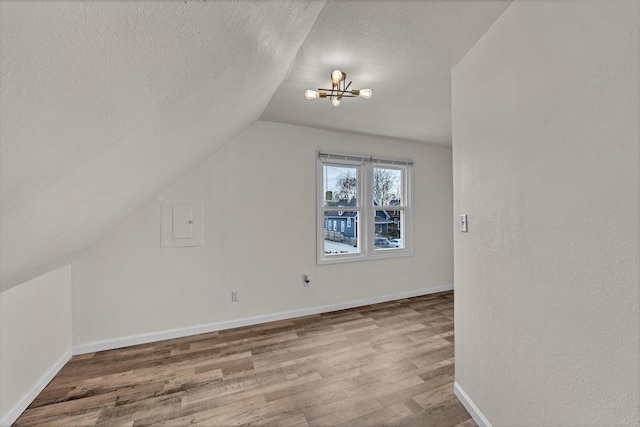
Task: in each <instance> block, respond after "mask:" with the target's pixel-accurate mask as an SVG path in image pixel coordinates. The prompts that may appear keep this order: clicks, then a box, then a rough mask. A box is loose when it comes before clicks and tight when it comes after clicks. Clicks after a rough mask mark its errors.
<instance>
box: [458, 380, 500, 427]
mask: <svg viewBox="0 0 640 427" xmlns="http://www.w3.org/2000/svg"><path fill="white" fill-rule="evenodd" d="M453 393H454V394H455V395H456V396H457V397H458V400H460V403H462V406H464V407H465V409H466V410H467V412H469V414H470V415H471V417H472V418H473V420H474V421H475V422H476V424H478V427H492V426H491V423H490V422H489V420H488V419H487V418H486V417H485V416H484V414H483V413H482V411H480V409H479V408H478V407H477V406H476V404H475V403H473V400H471V398H470V397H469V395H467V393H465V392H464V390H463V389H462V387H460V384H458V383H457V382H454V383H453Z"/></svg>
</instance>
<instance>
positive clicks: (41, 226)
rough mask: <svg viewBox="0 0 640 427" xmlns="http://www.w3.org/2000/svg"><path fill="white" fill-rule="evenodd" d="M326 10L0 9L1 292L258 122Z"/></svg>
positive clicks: (140, 5)
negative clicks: (0, 80) (318, 18)
mask: <svg viewBox="0 0 640 427" xmlns="http://www.w3.org/2000/svg"><path fill="white" fill-rule="evenodd" d="M323 5H324V2H323V1H315V0H309V1H295V2H292V1H288V2H283V1H277V0H273V1H260V2H248V1H209V2H206V1H180V2H173V1H160V2H150V1H115V2H113V1H108V2H103V1H82V2H74V1H72V2H64V1H51V2H47V1H44V2H42V1H28V2H24V1H3V2H0V71H1V73H0V75H1V76H2V84H1V85H0V100H1V102H0V140H1V141H2V143H1V146H0V149H1V155H0V254H1V261H0V290H5V289H8V288H10V287H12V286H15V285H17V284H19V283H22V282H25V281H27V280H29V279H31V278H33V277H35V276H36V275H38V274H41V273H43V272H45V271H49V270H51V269H53V268H55V267H58V266H60V265H61V264H62V263H64V262H68V261H69V260H71V259H73V254H74V252H76V251H79V250H81V249H83V248H85V247H87V246H89V245H90V244H92V243H93V242H94V241H96V240H97V239H98V238H99V237H100V236H102V235H103V234H104V233H105V232H106V231H107V230H109V229H110V228H112V227H113V226H115V225H116V224H118V223H119V222H120V221H122V220H123V219H124V218H125V217H126V216H127V215H129V214H130V213H131V212H133V211H134V210H136V209H138V208H140V207H141V206H143V205H144V203H146V201H148V200H149V199H150V198H152V197H153V196H154V195H156V194H157V193H158V192H159V191H162V189H164V188H166V187H167V186H168V185H170V184H171V183H173V182H175V181H176V180H177V179H178V178H179V177H180V176H182V175H184V173H185V172H186V171H188V170H190V169H191V168H193V167H194V166H195V165H196V164H198V163H200V162H201V160H202V159H203V158H205V157H207V156H209V155H210V154H211V153H213V152H214V151H215V150H217V149H218V148H220V147H221V146H222V145H224V144H225V143H226V142H228V141H229V139H231V138H232V137H233V136H234V135H236V134H237V133H239V132H240V131H242V130H243V129H244V128H245V127H247V126H249V125H250V124H251V123H253V122H254V121H255V120H256V119H257V118H258V117H259V116H260V115H261V114H262V111H263V110H264V108H265V107H266V105H267V103H268V102H269V100H270V99H271V96H272V95H273V93H274V92H275V90H276V88H277V87H278V85H279V84H280V82H281V81H282V79H283V78H284V77H285V75H286V73H287V71H288V70H289V67H290V65H291V63H292V62H293V59H294V57H295V55H296V52H297V51H298V48H299V47H300V45H301V44H302V42H303V41H304V39H305V37H306V35H307V33H308V32H309V30H310V28H311V26H312V25H313V23H314V22H315V19H316V17H317V15H318V13H319V12H320V10H321V9H322V7H323Z"/></svg>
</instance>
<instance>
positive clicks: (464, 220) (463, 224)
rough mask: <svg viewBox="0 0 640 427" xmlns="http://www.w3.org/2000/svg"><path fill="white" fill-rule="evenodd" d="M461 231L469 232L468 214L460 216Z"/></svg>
mask: <svg viewBox="0 0 640 427" xmlns="http://www.w3.org/2000/svg"><path fill="white" fill-rule="evenodd" d="M460 231H461V232H463V233H466V232H467V231H468V226H467V214H464V215H460Z"/></svg>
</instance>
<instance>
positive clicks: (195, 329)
mask: <svg viewBox="0 0 640 427" xmlns="http://www.w3.org/2000/svg"><path fill="white" fill-rule="evenodd" d="M452 290H453V285H445V286H438V287H435V288H429V289H421V290H417V291H410V292H400V293H396V294H391V295H384V296H381V297H373V298H366V299H361V300H355V301H349V302H346V303H340V304H330V305H323V306H318V307H311V308H304V309H300V310H291V311H285V312H281V313H273V314H266V315H262V316H254V317H245V318H242V319H236V320H228V321H224V322H216V323H208V324H204V325H197V326H191V327H186V328H178V329H170V330H166V331H160V332H151V333H148V334H140V335H130V336H127V337H121V338H113V339H107V340H100V341H94V342H90V343H86V344H78V345H74V346H73V347H72V350H73V354H74V355H76V354H85V353H93V352H96V351H103V350H111V349H114V348H120V347H127V346H130V345H137V344H146V343H150V342H154V341H161V340H168V339H172V338H181V337H186V336H189V335H197V334H205V333H208V332H216V331H223V330H225V329H232V328H239V327H242V326H251V325H257V324H260V323H267V322H274V321H277V320H284V319H291V318H294V317H301V316H309V315H313V314H319V313H327V312H330V311H336V310H344V309H347V308H354V307H361V306H363V305H369V304H377V303H381V302H387V301H394V300H399V299H404V298H412V297H418V296H422V295H429V294H435V293H438V292H445V291H452Z"/></svg>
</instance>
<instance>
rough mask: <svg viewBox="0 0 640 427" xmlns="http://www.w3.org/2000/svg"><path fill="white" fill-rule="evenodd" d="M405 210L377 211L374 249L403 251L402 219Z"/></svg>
mask: <svg viewBox="0 0 640 427" xmlns="http://www.w3.org/2000/svg"><path fill="white" fill-rule="evenodd" d="M403 216H404V210H403V209H400V210H398V209H386V210H377V211H376V215H375V230H376V235H375V240H374V247H375V249H376V250H378V249H385V250H386V249H402V248H404V243H403V241H402V229H401V225H402V217H403Z"/></svg>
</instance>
